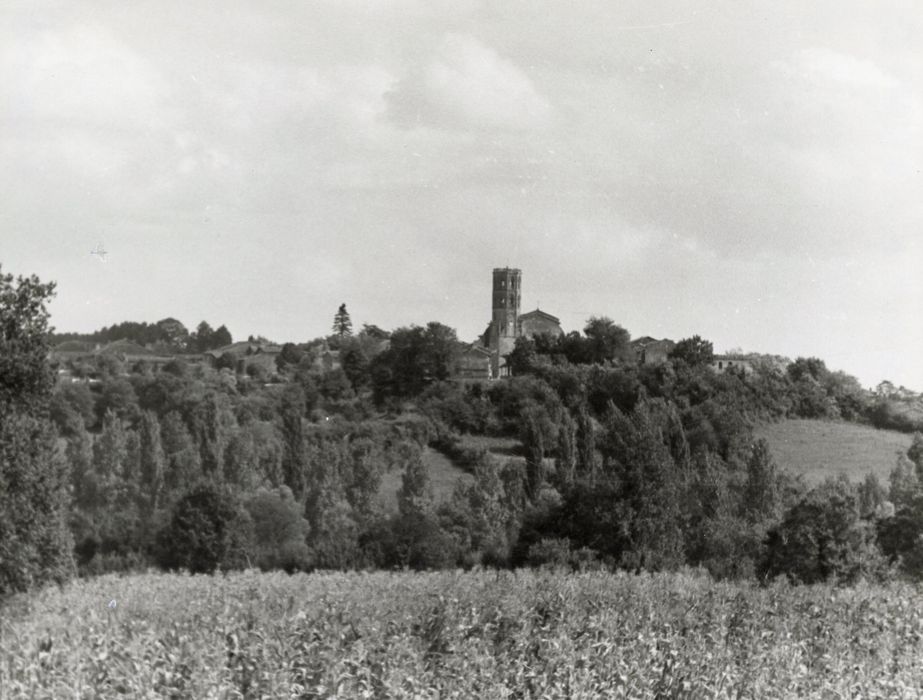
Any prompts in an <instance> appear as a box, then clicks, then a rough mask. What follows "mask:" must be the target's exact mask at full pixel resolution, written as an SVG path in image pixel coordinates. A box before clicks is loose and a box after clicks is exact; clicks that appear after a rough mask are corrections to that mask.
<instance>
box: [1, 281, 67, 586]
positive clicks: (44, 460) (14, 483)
mask: <svg viewBox="0 0 923 700" xmlns="http://www.w3.org/2000/svg"><path fill="white" fill-rule="evenodd" d="M53 293H54V284H53V283H49V284H42V283H41V282H40V281H39V280H38V278H37V277H35V276H32V277H26V278H23V277H18V278H17V279H15V280H14V279H13V276H12V275H8V274H3V273H2V270H0V596H3V595H5V594H7V593H10V592H12V591H18V590H24V589H26V588H28V587H30V586H32V585H33V584H36V583H39V582H42V581H48V580H63V579H65V578H67V577H68V576H69V575H70V574H71V573H72V571H73V559H72V557H71V547H72V542H71V540H70V535H69V533H68V530H67V526H66V523H65V514H66V512H67V505H68V504H67V501H68V498H67V469H66V465H65V463H64V462H63V460H61V459H60V458H59V457H58V456H57V449H56V444H55V442H56V438H55V434H54V429H53V427H52V425H51V423H50V420H49V419H48V411H49V400H50V398H51V391H52V387H53V386H54V375H53V373H52V371H51V368H50V366H49V365H48V360H47V357H48V342H47V334H48V332H49V327H48V310H47V309H46V306H45V305H46V303H47V302H48V301H49V300H50V299H51V297H52V295H53Z"/></svg>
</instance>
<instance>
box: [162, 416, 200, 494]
mask: <svg viewBox="0 0 923 700" xmlns="http://www.w3.org/2000/svg"><path fill="white" fill-rule="evenodd" d="M160 433H161V441H162V444H163V449H164V453H165V457H166V465H165V467H166V472H165V475H164V482H165V484H164V486H165V489H166V492H167V494H168V495H169V496H170V498H171V500H172V499H173V498H175V496H176V495H178V494H180V493H182V492H185V491H187V490H189V489H190V488H192V486H194V485H195V483H196V482H197V481H198V480H199V478H200V477H201V476H202V462H201V457H200V456H199V451H198V449H196V444H195V441H194V440H193V439H192V435H191V434H190V433H189V429H188V428H187V427H186V424H185V423H183V419H182V417H181V416H180V414H179V413H178V412H176V411H171V412H170V413H168V414H167V415H166V416H164V419H163V421H162V423H161V426H160Z"/></svg>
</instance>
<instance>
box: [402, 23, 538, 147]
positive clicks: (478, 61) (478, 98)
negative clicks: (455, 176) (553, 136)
mask: <svg viewBox="0 0 923 700" xmlns="http://www.w3.org/2000/svg"><path fill="white" fill-rule="evenodd" d="M388 100H389V103H390V106H391V111H392V116H393V117H394V118H395V119H396V120H397V121H398V122H399V123H402V124H404V125H407V126H413V125H435V126H443V127H446V126H447V127H460V128H465V127H475V128H487V129H497V128H499V129H513V130H519V129H530V128H541V127H544V126H547V125H548V124H549V121H550V119H551V114H552V109H551V106H550V105H549V103H548V102H547V101H546V100H545V98H544V97H542V96H541V95H540V94H539V93H538V91H537V90H536V89H535V86H534V85H533V84H532V81H531V80H530V79H529V77H528V76H527V75H526V74H525V73H523V71H522V70H520V68H518V67H517V66H516V65H515V64H514V63H513V62H512V61H509V60H508V59H506V58H503V57H502V56H500V55H499V54H498V53H497V52H496V51H494V50H493V49H491V48H489V47H487V46H484V45H483V44H482V43H480V42H479V41H478V40H477V39H475V38H474V37H471V36H467V35H462V34H449V35H447V36H446V37H445V39H444V40H443V41H442V43H441V44H440V45H439V47H438V48H437V50H436V54H435V56H434V57H433V59H432V60H431V61H430V62H429V63H428V64H427V65H425V66H423V67H422V68H420V69H415V70H413V71H412V72H411V73H410V75H408V76H407V77H406V78H405V79H404V80H402V81H400V82H399V83H398V84H397V85H396V86H395V89H394V90H393V91H392V92H391V93H389V95H388Z"/></svg>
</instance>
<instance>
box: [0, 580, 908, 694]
mask: <svg viewBox="0 0 923 700" xmlns="http://www.w3.org/2000/svg"><path fill="white" fill-rule="evenodd" d="M0 612H2V617H0V620H2V621H0V643H2V657H0V696H2V697H4V698H7V697H9V698H16V697H30V698H32V697H36V698H77V697H79V698H90V697H119V696H124V697H138V698H154V697H175V698H258V697H264V698H278V697H299V698H320V697H366V698H372V697H376V698H379V697H380V698H386V697H416V698H422V697H439V698H448V697H457V698H474V697H481V698H512V697H516V698H537V697H544V698H597V697H616V698H618V697H625V698H643V697H677V698H712V697H717V698H732V697H733V698H738V697H772V698H780V697H798V698H898V697H900V698H909V697H920V696H921V695H923V665H921V663H920V659H921V658H923V591H921V589H920V588H918V587H914V586H910V585H905V584H892V585H889V586H886V587H879V586H864V585H863V586H859V587H856V588H850V589H842V588H835V587H830V586H815V587H803V588H794V587H790V586H788V585H787V584H784V583H777V584H773V585H771V586H768V587H766V588H759V587H755V586H750V585H740V584H727V583H715V582H713V581H711V580H709V579H708V578H706V577H702V576H700V575H698V574H695V573H680V574H663V575H640V576H635V575H629V574H608V573H585V574H563V573H554V572H493V571H480V572H469V573H461V572H441V573H425V574H413V573H387V572H378V573H369V574H363V573H354V574H342V573H336V574H333V573H331V574H311V575H304V574H299V575H295V576H287V575H285V574H275V573H274V574H259V573H256V572H243V573H235V574H230V575H226V576H223V575H219V576H216V577H204V576H197V577H190V576H178V575H167V574H146V575H136V576H130V577H124V578H119V577H116V576H113V575H110V576H105V577H101V578H97V579H93V580H86V581H78V582H75V583H73V584H70V585H68V586H66V587H64V588H62V589H58V588H49V589H46V590H44V591H42V592H39V593H37V594H34V595H33V596H28V597H27V596H22V597H19V598H16V599H13V600H12V601H9V602H8V603H7V606H6V607H5V608H4V609H3V610H2V611H0Z"/></svg>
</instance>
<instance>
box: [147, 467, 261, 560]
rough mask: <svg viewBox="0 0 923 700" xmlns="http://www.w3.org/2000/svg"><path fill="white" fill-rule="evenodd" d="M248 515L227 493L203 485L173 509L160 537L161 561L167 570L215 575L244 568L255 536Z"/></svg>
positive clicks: (158, 538)
mask: <svg viewBox="0 0 923 700" xmlns="http://www.w3.org/2000/svg"><path fill="white" fill-rule="evenodd" d="M252 527H253V524H252V522H251V520H250V517H249V515H248V514H247V512H246V511H245V510H243V508H242V507H241V506H240V504H239V503H238V502H237V500H236V499H235V498H234V497H233V496H232V495H231V494H230V493H228V492H226V491H224V490H222V489H219V488H217V487H215V486H212V485H211V484H203V485H201V486H199V487H198V488H196V489H195V490H193V491H191V492H190V493H188V494H186V495H185V496H183V497H182V498H181V499H180V500H179V501H177V503H176V505H175V506H174V507H173V511H172V517H171V519H170V522H169V524H168V525H167V526H166V527H165V528H163V529H162V530H161V531H160V532H159V533H158V537H157V544H158V550H159V551H158V561H159V563H160V565H161V566H162V567H164V568H166V569H188V570H189V571H190V572H191V573H212V572H213V571H214V570H215V569H217V568H219V567H220V568H222V569H232V568H241V567H243V566H244V565H245V564H246V563H247V561H246V552H247V550H248V545H249V543H250V539H251V536H252Z"/></svg>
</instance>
